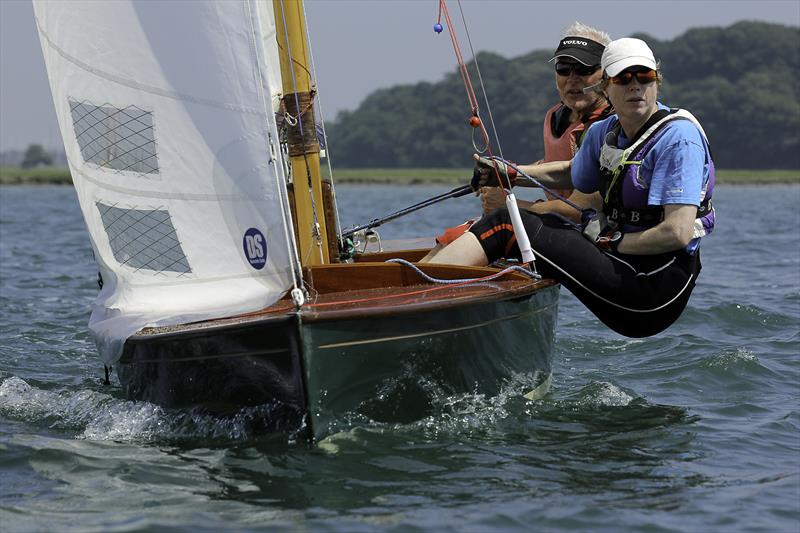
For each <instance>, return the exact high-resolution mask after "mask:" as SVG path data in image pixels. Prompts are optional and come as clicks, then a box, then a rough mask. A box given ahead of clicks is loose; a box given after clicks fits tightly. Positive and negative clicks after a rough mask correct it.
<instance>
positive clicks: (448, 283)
mask: <svg viewBox="0 0 800 533" xmlns="http://www.w3.org/2000/svg"><path fill="white" fill-rule="evenodd" d="M387 262H397V263H402V264H405V265H408V266H410V267H411V268H413V269H414V270H416V271H417V272H419V273H420V275H422V276H423V277H425V278H427V279H429V280H432V281H433V282H434V283H439V286H438V287H432V288H427V289H420V290H417V291H408V292H402V293H395V294H382V295H380V296H372V297H369V298H356V299H353V300H337V301H335V302H321V303H316V302H306V303H305V305H303V308H305V309H308V308H315V307H330V306H341V305H342V304H358V303H364V302H372V301H375V300H387V299H391V298H405V297H407V296H415V295H419V294H429V293H432V292H436V291H441V290H444V289H447V288H453V287H460V286H467V285H474V284H476V283H482V282H485V281H491V280H493V279H495V278H497V277H499V276H501V275H503V274H507V273H509V272H511V271H513V270H519V271H521V272H523V273H524V274H525V275H526V276H530V277H531V279H534V280H537V281H538V280H540V279H541V276H539V274H536V273H535V272H531V271H529V270H527V269H525V268H523V267H521V266H517V265H513V266H510V267H508V268H506V269H504V270H502V271H500V272H497V273H494V274H490V275H488V276H484V277H481V278H473V279H463V280H436V279H435V278H431V277H430V276H428V275H427V274H425V273H424V272H421V271H420V270H419V269H418V268H417V267H415V266H414V265H413V264H411V263H408V262H407V261H405V260H404V259H390V260H389V261H387Z"/></svg>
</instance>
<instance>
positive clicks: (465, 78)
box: [437, 0, 511, 196]
mask: <svg viewBox="0 0 800 533" xmlns="http://www.w3.org/2000/svg"><path fill="white" fill-rule="evenodd" d="M460 7H461V3H460V0H459V8H460ZM443 14H444V19H445V22H446V26H447V32H448V33H449V34H450V41H451V42H452V43H453V51H454V52H455V55H456V61H457V62H458V71H459V73H460V74H461V81H462V82H463V83H464V89H465V90H466V91H467V100H468V101H469V105H470V107H471V108H472V114H473V115H474V116H476V117H478V118H480V117H479V114H478V99H477V97H476V96H475V89H474V88H473V86H472V79H471V77H470V75H469V70H467V65H466V63H465V62H464V56H463V54H462V53H461V46H460V45H459V44H458V37H457V36H456V31H455V27H454V26H453V21H452V19H451V18H450V11H449V10H448V9H447V3H446V1H445V0H439V18H438V22H437V24H441V21H442V15H443ZM462 20H463V10H462ZM463 22H464V32H465V33H466V34H467V39H468V40H469V29H468V28H467V26H466V20H463ZM470 50H472V41H471V40H470ZM473 62H474V63H475V67H476V69H478V58H477V57H475V53H474V51H473ZM478 72H480V70H479V69H478ZM479 81H480V84H481V85H480V87H481V90H482V91H483V95H484V99H485V100H486V105H487V110H488V109H489V100H488V98H486V87H484V85H483V78H480V76H479ZM489 117H490V120H491V121H492V127H493V128H494V121H493V120H492V119H491V111H489ZM478 127H479V128H480V130H481V134H482V135H483V141H484V143H485V145H486V151H487V152H488V153H489V157H490V158H491V159H492V160H494V154H492V146H491V141H490V140H489V134H488V133H487V131H486V127H485V126H484V125H483V121H479V123H478ZM494 132H495V139H497V129H496V128H495V130H494ZM497 144H498V148H499V146H500V142H499V140H498V143H497ZM474 145H475V142H474V140H473V146H474ZM476 149H477V148H476ZM479 151H480V150H479ZM494 172H495V177H496V178H497V182H498V183H503V180H502V178H501V175H500V170H499V168H498V165H497V162H496V161H495V164H494ZM505 181H507V182H509V183H508V190H511V183H510V179H509V178H508V177H506V180H505ZM501 189H503V194H505V195H506V196H508V191H506V189H505V187H501Z"/></svg>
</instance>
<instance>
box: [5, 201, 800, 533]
mask: <svg viewBox="0 0 800 533" xmlns="http://www.w3.org/2000/svg"><path fill="white" fill-rule="evenodd" d="M446 190H447V187H445V186H442V187H424V186H414V187H397V186H369V187H368V186H339V187H338V188H337V197H338V202H339V206H340V210H341V211H342V222H343V225H344V226H349V225H354V224H357V223H364V222H366V221H369V220H372V219H373V218H376V217H379V216H382V215H384V214H388V213H390V212H392V211H394V210H396V209H400V208H403V207H406V206H408V205H411V204H413V203H416V202H418V201H420V200H423V199H425V198H428V197H431V196H434V195H437V194H439V193H441V192H444V191H446ZM714 200H715V205H716V208H717V214H718V221H719V226H718V229H717V230H716V232H715V233H714V234H713V235H712V236H710V237H708V238H706V239H705V240H704V243H703V248H702V254H703V255H702V258H703V272H702V274H701V276H700V279H699V282H698V285H697V288H696V289H695V292H694V294H693V296H692V300H691V302H690V304H689V307H688V309H687V310H686V312H685V313H684V315H683V316H682V318H681V319H680V320H679V321H678V322H677V323H676V324H675V325H673V326H672V327H671V328H670V329H668V330H667V331H666V332H664V333H662V334H660V335H658V336H656V337H653V338H648V339H626V338H623V337H620V336H618V335H616V334H614V333H612V332H610V331H608V330H607V329H606V328H604V327H603V326H602V325H601V324H600V323H599V322H598V321H597V320H595V319H594V318H593V316H592V315H591V314H590V313H589V312H587V311H586V310H585V309H584V308H583V307H582V306H581V305H580V304H579V303H578V302H577V301H576V300H575V299H574V298H573V297H572V296H570V294H569V293H568V292H566V291H564V290H562V294H561V302H560V314H559V325H558V330H557V348H556V353H555V360H554V376H553V385H552V388H551V391H550V393H549V394H548V395H547V396H545V397H544V398H543V399H541V400H537V401H528V400H525V399H524V398H522V397H521V392H523V390H522V389H521V388H520V390H517V388H518V387H515V385H514V383H509V384H508V386H507V387H506V388H505V389H504V390H503V392H502V393H501V394H499V395H498V396H495V397H485V396H481V395H475V394H464V395H459V396H448V397H442V398H440V399H439V401H438V404H437V406H436V409H435V411H434V412H433V413H432V414H431V415H430V416H429V417H428V418H425V419H423V420H419V421H417V422H414V423H409V424H402V425H388V424H378V423H370V422H369V421H365V420H363V419H360V418H356V419H354V420H353V421H352V423H351V424H350V425H349V426H348V427H349V429H347V430H346V431H343V432H341V433H338V434H336V435H333V436H331V437H329V438H327V439H325V440H324V441H322V442H321V443H319V444H317V445H309V444H308V443H306V442H304V441H302V440H298V439H296V438H294V437H293V436H291V435H264V434H260V433H259V432H257V431H255V430H254V429H253V428H254V427H257V426H258V424H254V421H256V420H258V418H259V417H260V416H267V414H266V413H265V411H263V410H261V409H259V408H257V407H256V408H250V409H245V410H242V411H241V412H239V413H237V414H236V415H235V416H231V417H226V418H215V417H213V416H210V415H208V414H205V413H202V412H195V411H193V410H191V409H187V410H170V409H165V408H162V407H159V406H156V405H152V404H148V403H146V402H130V401H126V400H125V399H124V397H123V396H122V395H121V393H120V390H119V388H118V387H115V386H104V385H103V384H102V366H101V364H100V362H99V359H98V358H97V356H96V354H95V351H94V347H93V344H92V341H91V339H90V337H89V335H88V333H87V328H86V323H87V320H88V314H89V310H90V305H91V303H92V300H93V298H94V297H95V295H96V293H97V279H96V278H97V274H96V268H95V267H94V265H93V260H92V254H91V248H90V246H89V241H88V236H87V234H86V232H85V229H84V225H83V221H82V219H81V215H80V211H79V209H78V206H77V200H76V197H75V193H74V191H73V190H72V188H71V187H27V186H26V187H22V186H20V187H3V188H0V310H1V312H2V321H0V341H1V344H2V345H1V346H0V531H3V532H6V531H40V530H52V531H146V530H150V531H164V530H171V531H217V530H238V531H247V530H259V531H296V530H300V531H318V530H321V531H343V532H353V531H377V530H381V531H384V530H386V531H454V532H455V531H458V532H462V531H468V532H469V531H474V532H484V531H575V530H583V531H609V532H612V531H613V532H619V531H637V532H638V531H726V532H727V531H770V532H772V531H790V532H797V531H798V530H800V385H798V383H800V232H799V231H798V229H799V228H800V215H799V214H798V213H800V187H798V186H769V187H751V186H725V185H722V186H720V187H718V189H717V191H716V195H715V198H714ZM478 211H479V205H478V203H477V200H476V199H474V198H470V197H467V198H463V199H459V200H448V201H446V202H442V203H441V204H438V205H436V206H434V207H430V208H427V209H425V210H423V211H420V212H418V213H416V214H414V215H409V216H408V217H405V218H402V219H399V220H397V221H394V222H391V223H389V224H387V225H386V226H383V227H382V228H380V231H381V234H382V236H383V238H384V239H391V238H406V237H414V236H418V235H426V234H432V233H434V232H436V231H437V230H439V229H440V228H443V227H444V226H446V225H449V224H455V223H458V222H461V221H462V220H463V219H464V218H465V217H467V216H469V215H473V214H477V212H478ZM507 342H509V343H513V342H515V339H507ZM497 350H498V352H499V351H501V350H503V346H497Z"/></svg>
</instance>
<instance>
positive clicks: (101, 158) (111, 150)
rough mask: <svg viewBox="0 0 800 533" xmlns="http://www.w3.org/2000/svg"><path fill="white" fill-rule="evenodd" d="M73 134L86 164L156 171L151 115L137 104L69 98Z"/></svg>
mask: <svg viewBox="0 0 800 533" xmlns="http://www.w3.org/2000/svg"><path fill="white" fill-rule="evenodd" d="M69 107H70V112H71V114H72V125H73V127H74V129H75V137H76V139H77V140H78V146H79V147H80V149H81V156H83V160H84V161H85V162H87V163H91V164H95V165H98V166H100V167H103V168H109V169H114V170H119V171H129V172H136V173H139V174H157V173H158V158H157V157H156V141H155V137H154V134H153V114H152V113H151V112H150V111H145V110H143V109H139V108H138V107H136V106H128V107H125V108H118V107H113V106H110V105H102V106H97V105H94V104H90V103H88V102H76V101H74V100H70V101H69Z"/></svg>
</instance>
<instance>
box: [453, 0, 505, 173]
mask: <svg viewBox="0 0 800 533" xmlns="http://www.w3.org/2000/svg"><path fill="white" fill-rule="evenodd" d="M458 10H459V11H460V12H461V22H462V23H463V24H464V34H465V35H466V36H467V42H468V43H469V51H470V53H471V54H472V62H473V64H474V65H475V71H476V72H477V73H478V82H479V83H480V87H481V91H482V92H483V101H484V102H485V103H486V112H487V113H488V114H489V123H490V124H491V125H492V132H493V133H494V142H495V143H496V145H497V151H498V152H499V153H500V157H501V158H503V159H505V157H503V147H502V146H501V144H500V138H499V137H498V136H497V127H496V126H495V125H494V117H493V116H492V106H490V105H489V96H488V93H487V92H486V86H485V85H484V84H483V76H481V68H480V67H479V66H478V55H477V54H476V53H475V49H474V48H473V47H472V38H471V37H470V35H469V27H468V26H467V19H466V17H465V16H464V9H463V8H462V7H461V0H458Z"/></svg>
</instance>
